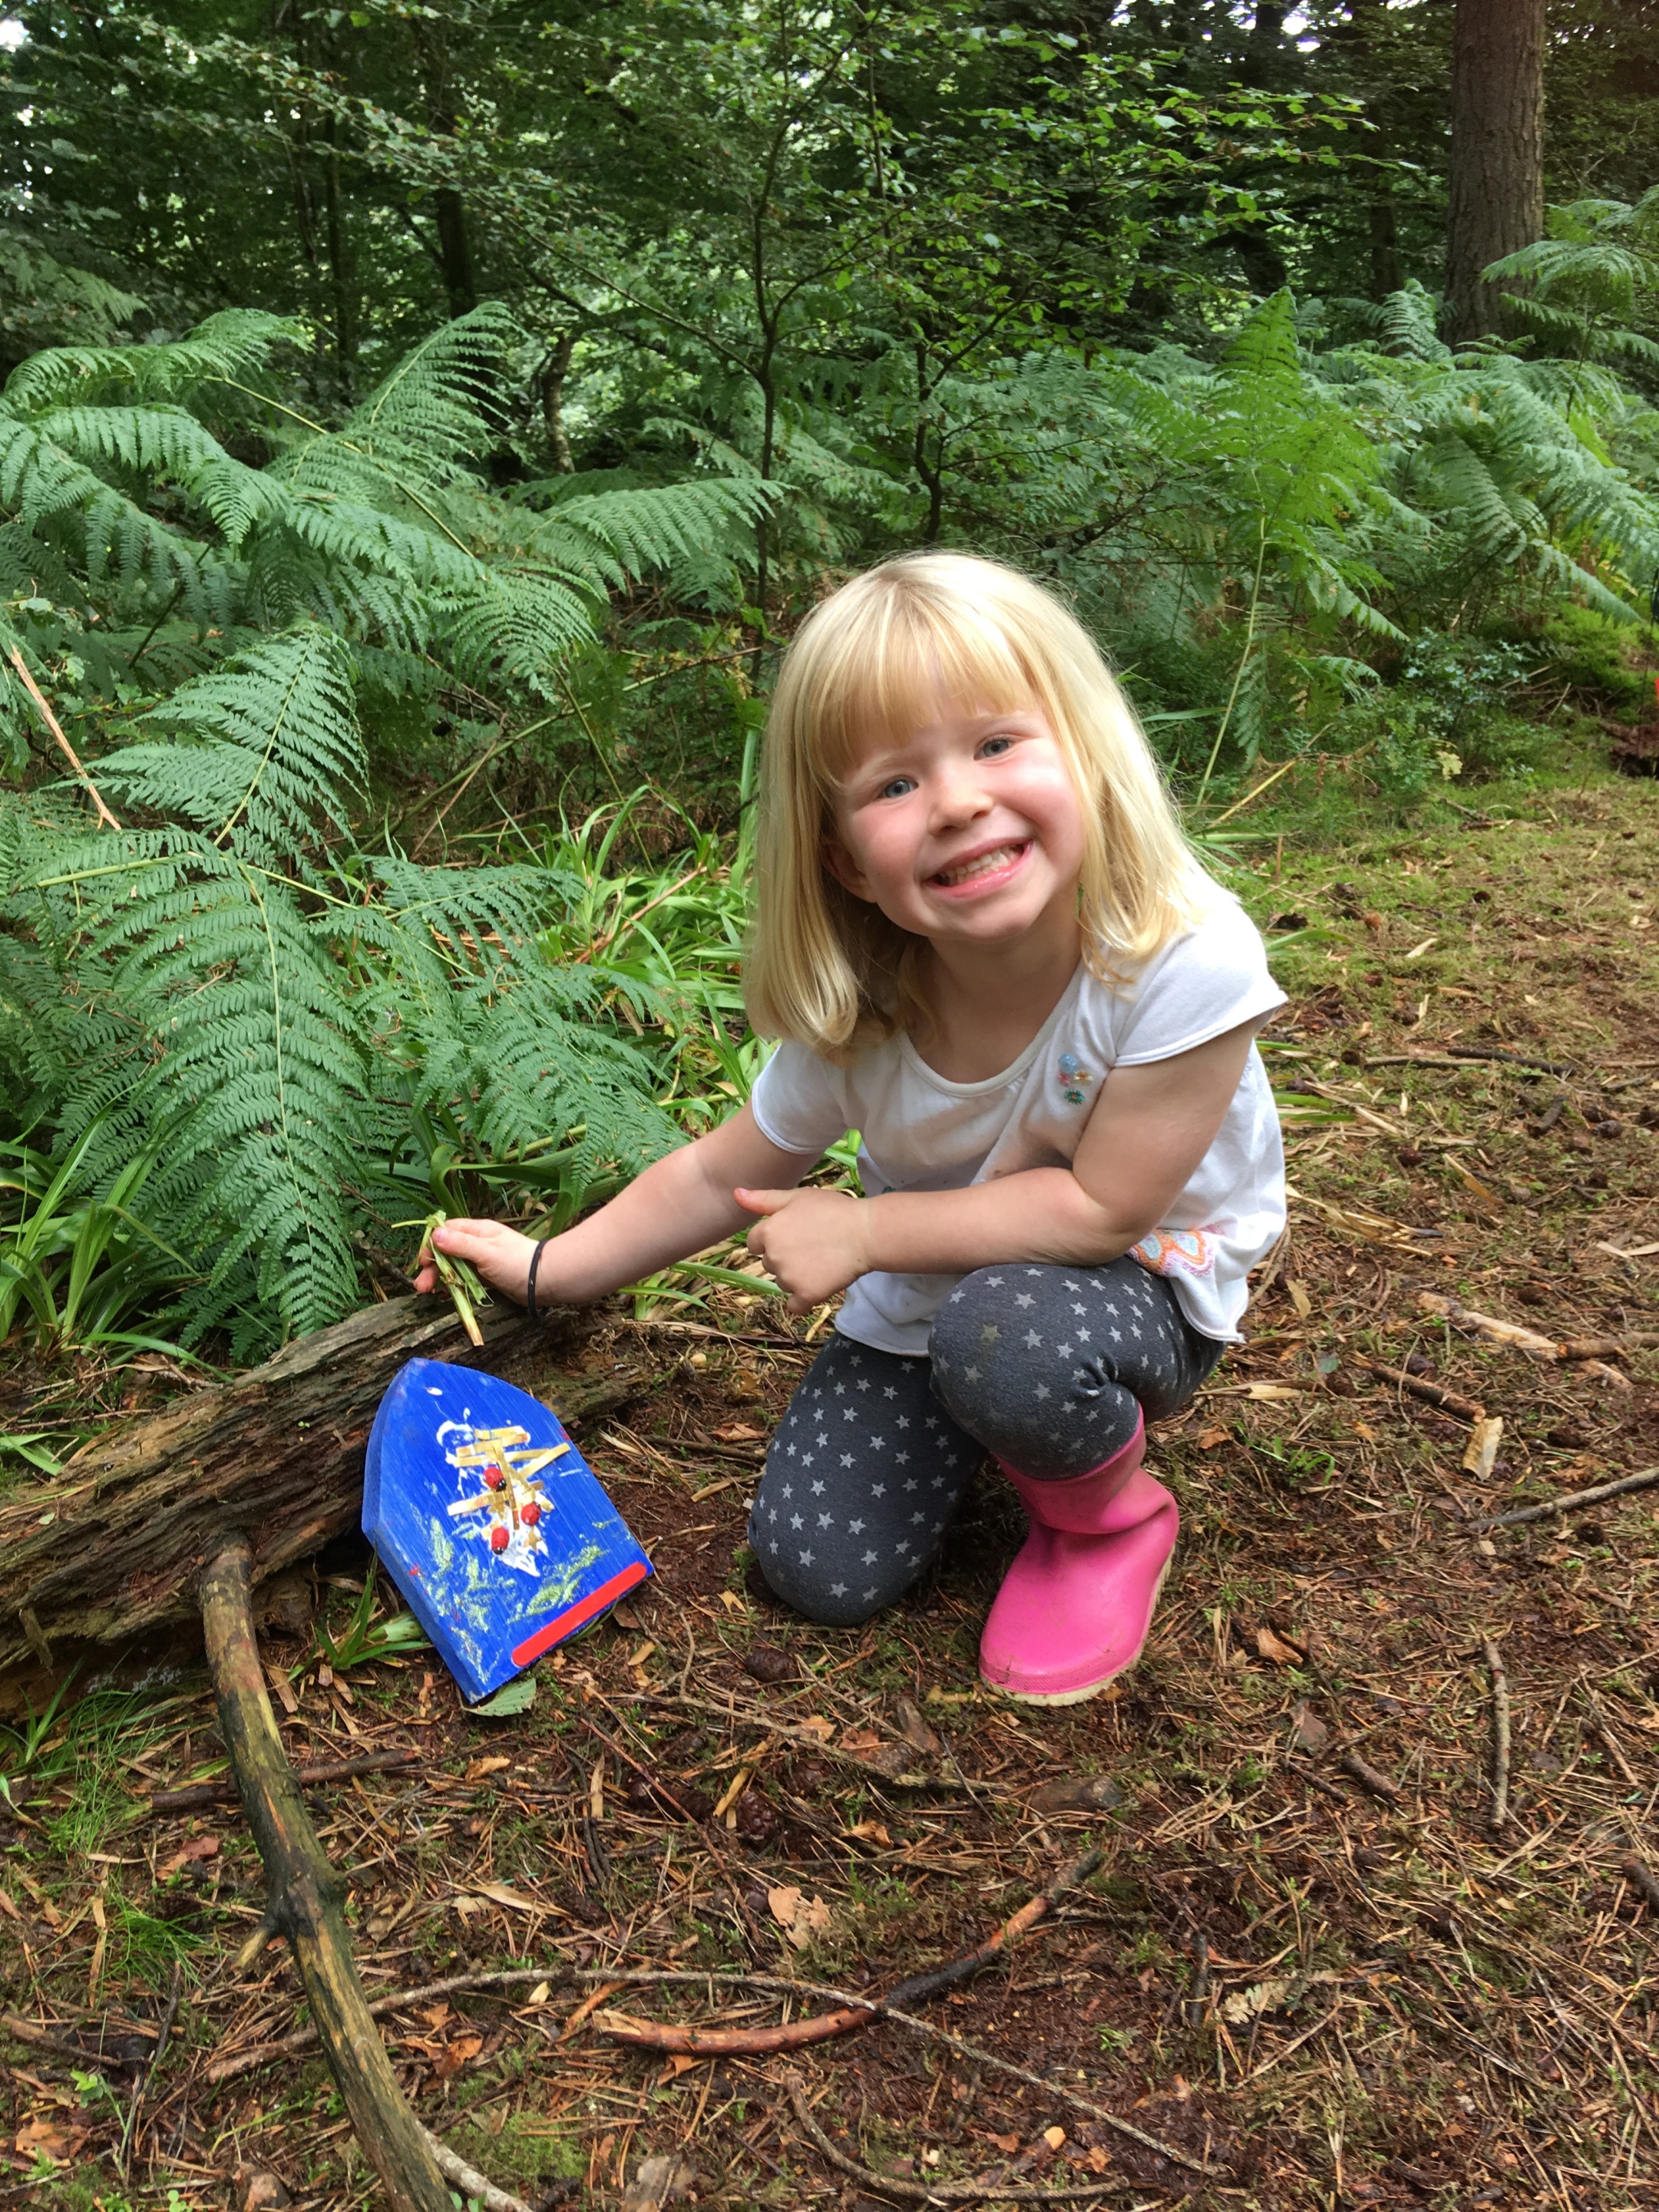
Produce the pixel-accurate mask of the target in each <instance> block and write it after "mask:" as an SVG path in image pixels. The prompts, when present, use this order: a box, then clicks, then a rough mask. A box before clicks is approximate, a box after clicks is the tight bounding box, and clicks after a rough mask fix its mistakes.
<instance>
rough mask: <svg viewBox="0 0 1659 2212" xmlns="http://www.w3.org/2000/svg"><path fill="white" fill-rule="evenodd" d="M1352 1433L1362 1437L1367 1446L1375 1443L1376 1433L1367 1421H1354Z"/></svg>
mask: <svg viewBox="0 0 1659 2212" xmlns="http://www.w3.org/2000/svg"><path fill="white" fill-rule="evenodd" d="M1353 1432H1354V1434H1355V1436H1357V1437H1363V1438H1364V1441H1365V1443H1368V1444H1374V1443H1376V1430H1375V1429H1374V1428H1373V1427H1372V1426H1371V1425H1370V1422H1369V1421H1356V1422H1355V1423H1354V1425H1353Z"/></svg>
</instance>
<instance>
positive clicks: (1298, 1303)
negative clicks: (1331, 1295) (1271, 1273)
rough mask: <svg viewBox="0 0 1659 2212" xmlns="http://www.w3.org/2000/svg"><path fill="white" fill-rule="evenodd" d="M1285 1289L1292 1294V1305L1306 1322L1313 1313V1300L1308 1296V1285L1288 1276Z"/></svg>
mask: <svg viewBox="0 0 1659 2212" xmlns="http://www.w3.org/2000/svg"><path fill="white" fill-rule="evenodd" d="M1285 1290H1286V1291H1288V1292H1289V1294H1290V1300H1291V1304H1292V1305H1293V1306H1294V1307H1295V1308H1296V1310H1297V1315H1298V1316H1299V1317H1300V1318H1301V1319H1302V1320H1303V1321H1306V1320H1307V1318H1308V1316H1309V1315H1310V1313H1311V1312H1312V1311H1313V1300H1312V1299H1311V1298H1310V1297H1309V1296H1308V1291H1307V1285H1305V1284H1304V1283H1298V1282H1295V1281H1293V1280H1292V1279H1291V1277H1289V1276H1288V1275H1287V1276H1286V1277H1285Z"/></svg>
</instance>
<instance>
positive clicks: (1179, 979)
mask: <svg viewBox="0 0 1659 2212" xmlns="http://www.w3.org/2000/svg"><path fill="white" fill-rule="evenodd" d="M1284 1004H1285V994H1284V993H1283V992H1282V991H1281V990H1280V989H1279V986H1278V984H1277V983H1275V982H1274V981H1273V976H1272V975H1270V974H1269V972H1268V969H1267V947H1266V946H1265V945H1263V944H1262V942H1261V932H1260V931H1259V930H1258V929H1257V928H1256V927H1255V923H1254V922H1253V921H1251V920H1250V917H1249V915H1247V914H1246V913H1245V911H1244V909H1243V907H1242V906H1240V905H1239V903H1238V902H1237V899H1234V898H1231V897H1230V896H1228V895H1227V894H1226V893H1225V892H1224V891H1220V890H1217V891H1216V892H1215V894H1214V901H1213V903H1212V905H1211V907H1210V908H1209V910H1208V911H1207V912H1206V915H1205V916H1204V918H1203V920H1202V921H1200V922H1199V923H1198V925H1197V927H1195V928H1193V929H1190V930H1188V932H1187V933H1186V935H1185V936H1183V937H1178V938H1176V939H1175V941H1174V942H1173V943H1172V944H1170V945H1166V946H1165V947H1164V950H1163V951H1161V952H1159V953H1156V954H1154V956H1153V957H1152V959H1151V960H1150V961H1149V962H1148V963H1147V965H1146V969H1145V970H1144V971H1143V972H1142V975H1141V977H1140V980H1139V983H1138V985H1137V986H1136V987H1135V990H1134V992H1133V996H1132V997H1131V998H1130V1000H1129V1001H1128V1003H1127V1006H1125V1007H1124V1008H1123V1010H1122V1012H1121V1013H1120V1015H1119V1017H1118V1021H1117V1037H1116V1045H1117V1049H1116V1052H1115V1055H1114V1057H1115V1064H1116V1065H1117V1066H1119V1067H1144V1066H1146V1065H1148V1064H1149V1063H1150V1062H1151V1061H1152V1060H1172V1059H1173V1058H1174V1057H1175V1055H1176V1054H1177V1053H1182V1052H1191V1051H1192V1050H1193V1049H1194V1047H1195V1046H1197V1045H1200V1044H1207V1043H1208V1042H1209V1041H1210V1039H1211V1038H1212V1037H1218V1036H1225V1034H1226V1032H1227V1031H1228V1030H1233V1029H1237V1027H1238V1026H1239V1024H1240V1023H1242V1022H1248V1021H1251V1020H1255V1019H1259V1018H1261V1016H1262V1015H1264V1014H1269V1013H1271V1012H1273V1008H1274V1007H1275V1006H1283V1005H1284Z"/></svg>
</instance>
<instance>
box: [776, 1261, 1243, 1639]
mask: <svg viewBox="0 0 1659 2212" xmlns="http://www.w3.org/2000/svg"><path fill="white" fill-rule="evenodd" d="M958 1313H959V1314H960V1316H961V1317H960V1319H957V1318H956V1316H957V1314H958ZM1214 1357H1215V1347H1213V1346H1210V1345H1209V1344H1208V1343H1207V1342H1206V1340H1204V1339H1202V1338H1200V1337H1198V1336H1197V1335H1196V1334H1194V1332H1193V1331H1192V1330H1191V1329H1190V1328H1189V1327H1188V1324H1187V1323H1186V1322H1184V1321H1183V1320H1182V1317H1181V1314H1180V1310H1179V1307H1178V1304H1177V1303H1176V1297H1175V1294H1174V1291H1173V1288H1172V1286H1171V1285H1169V1284H1167V1283H1166V1282H1164V1280H1162V1279H1158V1278H1155V1277H1150V1276H1148V1275H1146V1273H1145V1271H1144V1270H1142V1269H1141V1268H1140V1267H1139V1265H1138V1263H1135V1262H1133V1261H1114V1262H1111V1263H1109V1264H1108V1265H1106V1266H1103V1267H1100V1268H1098V1269H1086V1270H1081V1271H1078V1272H1076V1273H1073V1272H1072V1271H1071V1270H1061V1269H1059V1268H1056V1267H1048V1266H1030V1267H1028V1266H1024V1265H1021V1266H1019V1267H1012V1268H1011V1267H996V1268H991V1269H981V1270H980V1271H978V1272H976V1273H975V1274H973V1275H970V1276H967V1277H964V1278H963V1279H962V1280H961V1281H960V1282H958V1283H957V1285H955V1286H954V1287H953V1288H952V1289H951V1291H950V1292H949V1294H948V1295H947V1297H946V1298H945V1303H944V1304H943V1305H942V1306H941V1308H940V1310H939V1321H938V1323H937V1324H936V1327H935V1331H934V1343H933V1359H932V1361H931V1362H929V1361H928V1360H926V1359H919V1358H912V1357H908V1356H906V1355H901V1354H895V1353H891V1352H881V1351H878V1350H876V1349H874V1348H872V1347H871V1346H854V1344H853V1343H852V1342H851V1341H850V1340H847V1339H843V1338H839V1337H838V1338H836V1339H833V1340H832V1341H831V1343H830V1345H829V1346H827V1347H826V1348H825V1350H824V1352H823V1353H822V1354H821V1355H820V1357H819V1358H818V1360H817V1364H815V1365H814V1367H813V1368H812V1370H811V1372H810V1373H809V1375H808V1376H806V1378H805V1381H804V1382H803V1383H802V1384H801V1386H800V1388H799V1389H798V1390H797V1392H796V1395H795V1396H794V1398H793V1400H792V1401H791V1402H790V1405H789V1407H788V1408H787V1412H786V1413H785V1415H784V1417H783V1419H782V1421H781V1423H780V1425H779V1427H778V1431H777V1434H776V1436H775V1437H774V1439H773V1443H772V1446H771V1449H770V1450H769V1454H768V1457H767V1462H766V1466H765V1468H764V1469H763V1474H762V1479H761V1482H760V1484H759V1486H758V1488H757V1495H756V1498H755V1503H754V1506H753V1509H752V1510H751V1514H750V1540H751V1541H752V1542H753V1544H754V1546H755V1548H756V1552H757V1555H758V1557H759V1559H760V1560H761V1563H762V1565H763V1570H764V1571H765V1572H766V1573H767V1575H768V1577H769V1578H770V1579H772V1580H773V1582H774V1583H775V1587H776V1588H777V1589H778V1591H779V1594H780V1595H781V1596H783V1597H784V1598H785V1599H786V1600H787V1601H788V1602H789V1603H791V1604H793V1605H796V1606H798V1607H799V1608H800V1609H801V1610H802V1611H804V1612H805V1613H808V1614H809V1616H811V1617H815V1618H820V1619H824V1620H853V1619H862V1618H864V1617H866V1614H867V1613H868V1612H869V1611H870V1610H871V1609H872V1608H874V1607H878V1606H880V1605H883V1604H889V1603H891V1602H892V1601H893V1600H894V1599H895V1598H896V1597H897V1596H898V1595H900V1594H901V1593H902V1591H903V1590H904V1589H906V1588H907V1587H908V1585H909V1584H910V1583H913V1582H914V1581H915V1578H916V1577H917V1575H919V1574H920V1573H921V1571H922V1570H923V1569H924V1568H925V1566H926V1565H927V1562H928V1561H929V1559H932V1558H933V1555H934V1554H935V1553H936V1552H937V1550H938V1547H939V1541H940V1539H941V1537H942V1536H943V1535H944V1534H945V1529H946V1528H948V1526H949V1524H950V1520H951V1515H952V1513H953V1512H954V1511H955V1510H956V1507H957V1504H958V1503H959V1501H960V1498H961V1496H962V1493H963V1490H964V1488H965V1487H966V1485H967V1482H968V1480H969V1476H970V1475H971V1474H972V1473H973V1470H974V1468H975V1464H976V1463H977V1462H978V1461H979V1459H980V1457H981V1449H982V1448H983V1447H984V1446H985V1445H989V1446H990V1448H992V1449H994V1450H996V1451H999V1452H1000V1453H1002V1454H1003V1455H1004V1456H1005V1458H1006V1460H1007V1462H1008V1463H1009V1464H1011V1465H1013V1466H1018V1467H1024V1468H1028V1470H1030V1472H1032V1473H1033V1474H1036V1477H1037V1479H1039V1480H1042V1479H1045V1478H1050V1477H1052V1478H1053V1479H1063V1478H1064V1477H1065V1476H1066V1475H1068V1474H1075V1473H1077V1472H1079V1471H1080V1470H1081V1469H1082V1468H1087V1467H1090V1466H1097V1465H1098V1464H1099V1463H1100V1462H1101V1461H1102V1460H1103V1458H1105V1457H1107V1456H1109V1454H1110V1453H1111V1452H1112V1451H1113V1450H1114V1449H1116V1446H1117V1443H1120V1442H1121V1441H1123V1440H1124V1439H1125V1438H1126V1437H1127V1434H1128V1433H1129V1432H1130V1429H1131V1427H1132V1425H1133V1419H1134V1418H1135V1414H1136V1401H1137V1399H1138V1398H1140V1397H1142V1396H1145V1397H1146V1398H1147V1400H1148V1401H1149V1403H1152V1402H1156V1403H1158V1404H1159V1405H1161V1406H1162V1407H1163V1408H1164V1410H1165V1411H1169V1410H1172V1409H1173V1407H1174V1406H1175V1405H1176V1404H1179V1403H1181V1402H1182V1401H1184V1399H1185V1397H1186V1396H1187V1395H1190V1393H1191V1391H1192V1389H1194V1388H1196V1385H1197V1383H1198V1382H1199V1381H1200V1380H1201V1379H1202V1376H1203V1375H1204V1374H1206V1373H1207V1372H1208V1369H1209V1366H1210V1365H1211V1364H1213V1358H1214ZM969 1431H972V1433H971V1434H970V1433H969ZM976 1439H977V1440H976ZM1045 1453H1046V1454H1047V1455H1048V1459H1047V1460H1046V1462H1045V1459H1044V1454H1045Z"/></svg>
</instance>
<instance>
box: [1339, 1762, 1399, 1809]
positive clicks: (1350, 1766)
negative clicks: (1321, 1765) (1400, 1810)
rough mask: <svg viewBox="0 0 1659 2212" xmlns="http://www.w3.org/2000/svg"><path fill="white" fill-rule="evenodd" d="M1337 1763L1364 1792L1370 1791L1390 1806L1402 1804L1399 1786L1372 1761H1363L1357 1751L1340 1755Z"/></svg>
mask: <svg viewBox="0 0 1659 2212" xmlns="http://www.w3.org/2000/svg"><path fill="white" fill-rule="evenodd" d="M1336 1763H1337V1765H1339V1766H1340V1768H1341V1769H1342V1771H1343V1772H1344V1773H1345V1774H1346V1775H1347V1776H1348V1777H1349V1778H1350V1779H1351V1780H1352V1781H1354V1782H1357V1783H1358V1784H1359V1786H1360V1788H1361V1789H1362V1790H1369V1791H1370V1794H1371V1796H1373V1797H1380V1798H1382V1800H1383V1802H1384V1804H1388V1805H1397V1804H1398V1803H1399V1802H1400V1785H1399V1784H1398V1783H1397V1782H1393V1781H1390V1780H1389V1777H1388V1776H1387V1775H1386V1774H1384V1773H1383V1771H1381V1769H1380V1768H1378V1767H1375V1766H1373V1765H1371V1763H1370V1759H1362V1758H1361V1757H1360V1756H1359V1753H1358V1752H1357V1751H1344V1752H1340V1753H1338V1755H1337V1761H1336Z"/></svg>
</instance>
